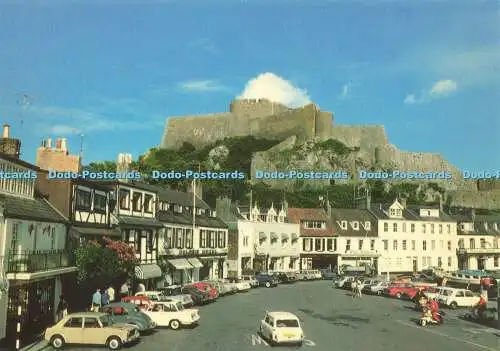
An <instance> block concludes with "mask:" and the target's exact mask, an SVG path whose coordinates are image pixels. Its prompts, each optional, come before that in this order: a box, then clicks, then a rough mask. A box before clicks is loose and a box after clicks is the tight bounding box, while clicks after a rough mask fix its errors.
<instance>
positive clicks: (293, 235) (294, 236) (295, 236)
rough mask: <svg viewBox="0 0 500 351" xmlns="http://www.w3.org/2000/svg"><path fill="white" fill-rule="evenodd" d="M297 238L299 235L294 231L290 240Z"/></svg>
mask: <svg viewBox="0 0 500 351" xmlns="http://www.w3.org/2000/svg"><path fill="white" fill-rule="evenodd" d="M298 239H299V236H298V235H297V234H295V233H293V234H292V240H294V241H295V240H298Z"/></svg>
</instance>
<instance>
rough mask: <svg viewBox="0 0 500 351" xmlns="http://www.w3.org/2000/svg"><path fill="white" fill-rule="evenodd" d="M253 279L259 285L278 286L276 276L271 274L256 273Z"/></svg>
mask: <svg viewBox="0 0 500 351" xmlns="http://www.w3.org/2000/svg"><path fill="white" fill-rule="evenodd" d="M255 279H256V280H257V281H258V282H259V286H265V287H266V288H274V287H275V286H278V281H277V280H276V277H274V275H271V274H266V273H257V274H256V275H255Z"/></svg>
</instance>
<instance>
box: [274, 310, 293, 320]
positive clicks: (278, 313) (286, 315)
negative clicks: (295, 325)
mask: <svg viewBox="0 0 500 351" xmlns="http://www.w3.org/2000/svg"><path fill="white" fill-rule="evenodd" d="M267 315H268V316H270V317H273V318H275V319H279V318H286V319H299V318H298V317H297V316H296V315H294V314H293V313H290V312H284V311H273V312H267Z"/></svg>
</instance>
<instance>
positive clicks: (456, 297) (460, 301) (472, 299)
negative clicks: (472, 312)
mask: <svg viewBox="0 0 500 351" xmlns="http://www.w3.org/2000/svg"><path fill="white" fill-rule="evenodd" d="M479 299H480V297H479V296H478V295H476V294H474V293H473V292H472V291H470V290H467V289H448V290H444V291H443V292H442V293H441V294H440V295H439V304H440V305H443V306H446V307H449V308H452V309H455V308H458V307H472V306H475V305H477V303H478V302H479Z"/></svg>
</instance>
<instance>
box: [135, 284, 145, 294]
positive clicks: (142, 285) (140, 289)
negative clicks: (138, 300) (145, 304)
mask: <svg viewBox="0 0 500 351" xmlns="http://www.w3.org/2000/svg"><path fill="white" fill-rule="evenodd" d="M137 291H138V292H144V291H146V286H144V284H142V283H139V285H138V286H137Z"/></svg>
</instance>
